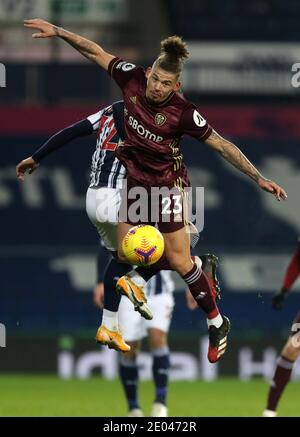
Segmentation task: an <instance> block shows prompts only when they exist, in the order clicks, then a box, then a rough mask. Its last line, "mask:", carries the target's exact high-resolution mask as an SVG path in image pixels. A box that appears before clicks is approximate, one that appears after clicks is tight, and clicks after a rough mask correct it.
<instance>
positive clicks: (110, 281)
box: [102, 258, 131, 331]
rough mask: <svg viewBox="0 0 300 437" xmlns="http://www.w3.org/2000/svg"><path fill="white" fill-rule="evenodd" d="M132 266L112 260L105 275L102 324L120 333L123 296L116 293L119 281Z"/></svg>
mask: <svg viewBox="0 0 300 437" xmlns="http://www.w3.org/2000/svg"><path fill="white" fill-rule="evenodd" d="M130 269H131V266H130V265H128V264H121V263H119V262H118V261H116V260H115V259H113V258H112V259H111V261H110V263H109V264H108V266H107V268H106V271H105V274H104V309H103V318H102V324H104V325H105V326H106V327H107V328H108V329H109V330H112V331H118V309H119V304H120V300H121V296H120V295H119V293H117V292H116V283H117V281H118V279H119V278H120V277H121V276H123V275H125V274H126V273H127V272H128V271H129V270H130Z"/></svg>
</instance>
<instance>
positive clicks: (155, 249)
mask: <svg viewBox="0 0 300 437" xmlns="http://www.w3.org/2000/svg"><path fill="white" fill-rule="evenodd" d="M122 249H123V253H124V255H125V257H126V258H127V260H128V262H129V263H130V264H134V265H138V266H144V267H146V266H150V265H151V264H154V263H156V262H157V261H158V260H159V259H160V257H161V256H162V254H163V252H164V238H163V236H162V234H161V233H160V232H159V230H158V229H156V228H154V227H153V226H150V225H138V226H134V227H133V228H131V229H129V231H128V232H127V234H126V235H125V237H124V238H123V241H122Z"/></svg>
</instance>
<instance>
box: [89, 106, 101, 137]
mask: <svg viewBox="0 0 300 437" xmlns="http://www.w3.org/2000/svg"><path fill="white" fill-rule="evenodd" d="M103 112H104V110H103V109H102V110H101V111H98V112H96V113H95V114H92V115H89V116H88V117H87V120H89V122H90V123H91V125H92V126H93V132H97V131H98V129H99V126H100V120H101V118H102V116H103Z"/></svg>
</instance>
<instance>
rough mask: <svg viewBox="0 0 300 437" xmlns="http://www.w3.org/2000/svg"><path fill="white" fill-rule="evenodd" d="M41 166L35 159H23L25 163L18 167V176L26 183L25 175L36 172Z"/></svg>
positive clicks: (20, 163) (22, 162)
mask: <svg viewBox="0 0 300 437" xmlns="http://www.w3.org/2000/svg"><path fill="white" fill-rule="evenodd" d="M39 165H40V164H39V163H37V162H36V161H35V160H34V159H33V158H31V157H30V158H27V159H23V161H21V162H19V164H18V165H17V166H16V175H17V178H18V179H19V180H20V181H24V177H25V173H26V171H27V170H28V173H29V174H31V173H33V172H34V170H35V169H36V168H38V166H39Z"/></svg>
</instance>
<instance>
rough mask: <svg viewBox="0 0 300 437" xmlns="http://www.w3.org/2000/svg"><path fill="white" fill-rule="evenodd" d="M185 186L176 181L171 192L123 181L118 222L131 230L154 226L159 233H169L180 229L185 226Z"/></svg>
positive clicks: (186, 219)
mask: <svg viewBox="0 0 300 437" xmlns="http://www.w3.org/2000/svg"><path fill="white" fill-rule="evenodd" d="M186 186H187V185H186V184H185V183H184V182H182V180H181V181H180V183H179V184H178V186H177V185H176V187H173V188H172V189H169V188H166V187H159V188H156V187H141V186H139V185H138V182H136V181H134V180H133V179H130V178H129V179H127V187H126V188H124V189H122V190H121V191H122V194H121V197H122V200H121V206H120V211H119V221H121V222H125V223H129V224H131V225H133V226H135V225H140V224H150V225H152V226H154V225H155V224H157V227H158V229H159V230H160V232H163V233H169V232H175V231H178V230H179V229H182V228H183V227H184V226H185V225H186V224H187V223H188V193H187V192H185V191H184V188H185V187H186Z"/></svg>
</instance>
